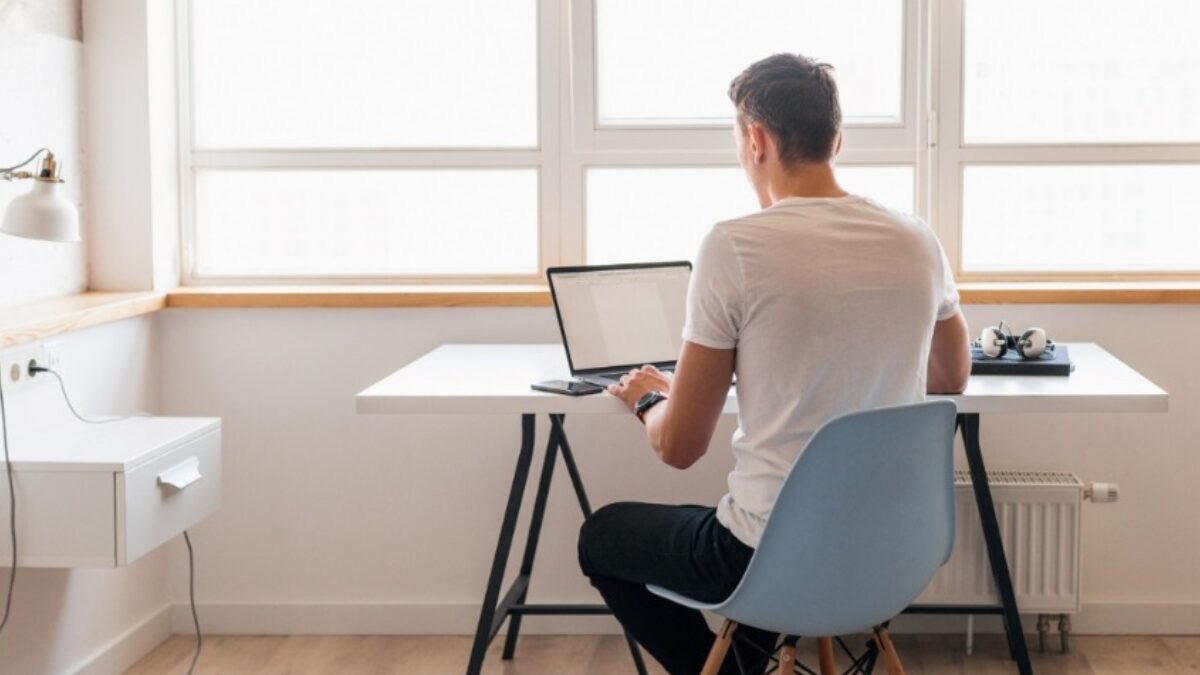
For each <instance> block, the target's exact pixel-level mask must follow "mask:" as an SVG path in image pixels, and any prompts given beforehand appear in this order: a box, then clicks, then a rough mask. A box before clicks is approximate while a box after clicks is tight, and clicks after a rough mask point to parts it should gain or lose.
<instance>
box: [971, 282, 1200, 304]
mask: <svg viewBox="0 0 1200 675" xmlns="http://www.w3.org/2000/svg"><path fill="white" fill-rule="evenodd" d="M958 289H959V294H960V295H961V296H962V304H964V305H1003V304H1017V305H1191V304H1200V281H1112V282H1106V281H1062V282H1055V281H1038V282H979V281H975V282H962V283H960V284H959V285H958Z"/></svg>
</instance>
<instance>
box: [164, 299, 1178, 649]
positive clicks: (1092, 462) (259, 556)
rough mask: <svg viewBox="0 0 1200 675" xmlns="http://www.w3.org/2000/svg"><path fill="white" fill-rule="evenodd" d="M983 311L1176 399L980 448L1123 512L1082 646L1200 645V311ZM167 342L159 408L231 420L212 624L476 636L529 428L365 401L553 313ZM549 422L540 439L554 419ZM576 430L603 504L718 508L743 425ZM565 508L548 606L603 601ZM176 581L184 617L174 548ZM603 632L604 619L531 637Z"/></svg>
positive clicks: (203, 546)
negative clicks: (439, 353)
mask: <svg viewBox="0 0 1200 675" xmlns="http://www.w3.org/2000/svg"><path fill="white" fill-rule="evenodd" d="M968 315H969V316H968V318H969V319H970V320H971V322H972V325H982V324H983V322H984V321H985V320H992V321H994V320H996V319H999V318H1007V319H1009V320H1010V321H1011V322H1013V323H1014V324H1015V325H1018V326H1024V325H1026V324H1035V323H1036V324H1041V325H1043V326H1046V327H1049V328H1050V329H1052V332H1053V334H1054V336H1055V337H1056V338H1058V339H1060V340H1097V341H1100V342H1101V343H1103V344H1104V345H1105V346H1107V347H1108V348H1109V349H1111V350H1112V351H1114V352H1115V353H1116V354H1118V355H1119V356H1120V357H1122V358H1124V359H1126V360H1127V361H1128V362H1129V363H1131V364H1132V365H1134V366H1135V367H1136V368H1138V369H1140V370H1141V371H1142V372H1143V373H1145V374H1146V375H1147V376H1149V377H1150V378H1152V379H1153V380H1155V381H1156V382H1158V383H1159V384H1161V385H1162V386H1163V387H1165V388H1166V389H1167V390H1168V391H1169V392H1170V394H1171V397H1172V399H1171V412H1170V413H1169V414H1166V415H1114V416H1100V415H1087V416H1074V417H1069V416H1045V417H1039V416H1036V415H1025V416H1020V417H1011V418H989V419H986V420H984V430H983V434H984V436H983V440H984V443H985V451H986V456H987V458H988V460H989V462H990V466H991V467H993V468H1006V467H1007V468H1042V467H1044V468H1055V469H1068V470H1072V471H1075V472H1077V473H1079V474H1080V476H1081V477H1083V478H1084V479H1085V480H1106V481H1116V482H1119V483H1120V484H1121V487H1122V488H1123V490H1124V492H1123V501H1122V503H1120V504H1118V505H1090V504H1089V505H1088V507H1087V510H1086V514H1085V517H1086V524H1085V542H1084V546H1085V553H1084V557H1085V561H1086V562H1085V565H1086V578H1085V602H1086V603H1087V605H1088V607H1087V609H1086V610H1085V612H1084V614H1083V615H1082V616H1081V617H1079V618H1078V619H1077V620H1076V621H1075V626H1076V628H1077V630H1098V631H1105V630H1114V629H1120V630H1126V631H1134V632H1136V631H1155V630H1160V631H1165V632H1200V537H1196V536H1194V534H1195V523H1196V522H1197V519H1198V518H1200V504H1198V503H1197V501H1196V500H1195V499H1194V493H1195V481H1196V479H1197V477H1198V476H1200V456H1197V454H1196V446H1197V440H1200V420H1198V419H1197V418H1196V416H1195V415H1194V414H1193V412H1192V411H1194V410H1195V409H1196V407H1197V404H1198V403H1200V384H1197V375H1200V366H1198V365H1196V363H1195V362H1193V361H1191V360H1190V359H1188V357H1187V354H1189V352H1190V351H1191V350H1192V342H1193V341H1194V336H1195V335H1196V334H1197V333H1198V331H1200V308H1196V307H1192V306H1078V307H1046V306H1024V307H971V308H969V311H968ZM162 330H163V335H162V339H163V392H162V395H163V405H164V408H165V410H166V411H167V412H169V413H172V414H206V415H220V416H221V417H222V418H224V423H225V427H224V428H225V448H224V451H225V455H224V467H225V469H224V470H225V478H224V485H225V495H224V501H223V505H222V508H221V510H220V512H219V513H217V514H216V515H215V516H214V517H213V518H211V519H210V520H209V521H207V522H205V523H204V524H202V525H201V526H200V527H198V528H197V529H196V531H195V542H196V544H197V547H198V560H199V565H200V567H199V577H198V579H199V581H198V584H199V585H198V588H199V590H198V593H199V598H200V601H201V603H202V605H203V612H204V615H203V616H204V618H205V621H206V625H207V627H208V629H209V630H213V631H216V632H289V631H291V632H431V633H438V632H468V631H470V630H471V629H472V628H473V622H474V620H475V612H476V611H477V603H478V602H479V599H480V598H481V595H482V589H483V585H484V580H485V577H486V574H487V569H488V565H489V563H490V559H491V552H492V550H493V547H494V545H495V538H496V532H497V528H498V524H499V521H500V516H501V512H500V510H501V508H502V506H503V503H504V497H505V495H506V493H507V490H508V486H509V483H510V481H511V477H512V465H513V460H514V458H515V455H516V451H517V443H518V439H519V428H518V420H517V419H515V418H511V419H510V418H507V417H475V418H440V417H383V416H380V417H376V416H357V415H355V413H354V400H353V397H354V394H355V393H356V392H357V391H359V390H360V389H362V388H364V387H366V386H367V385H369V384H371V383H372V382H373V381H375V380H376V379H378V378H380V377H382V376H384V375H385V374H387V373H389V372H391V371H392V370H394V369H395V368H397V367H399V366H401V365H403V364H404V363H405V362H407V361H409V360H411V359H413V358H415V357H416V356H418V355H420V354H421V353H423V352H425V351H426V350H428V349H431V348H433V347H435V346H437V345H438V344H440V343H443V342H452V341H457V342H469V341H476V342H551V341H555V340H557V329H556V325H555V323H554V319H553V315H552V313H551V311H550V310H547V309H410V310H403V309H399V310H383V309H380V310H321V309H311V310H194V309H187V310H168V311H167V312H166V313H165V314H164V315H163V316H162ZM539 425H540V428H539V431H540V432H541V438H544V433H545V428H544V427H545V425H546V422H545V420H539ZM568 429H569V430H570V432H571V440H572V443H573V446H574V448H575V450H576V453H577V455H578V458H579V462H580V464H581V468H582V470H583V472H584V475H585V478H586V480H587V482H588V487H589V490H590V492H591V496H592V499H593V502H594V503H595V504H597V505H599V504H604V503H606V502H609V501H613V500H618V499H641V500H656V501H664V502H689V501H690V502H694V503H702V504H712V503H714V502H715V500H716V499H717V497H718V496H719V495H720V494H721V493H722V492H723V485H724V479H723V477H724V473H725V472H726V471H727V470H728V467H729V466H730V463H731V460H730V458H729V456H728V441H727V438H728V435H729V433H730V432H731V430H732V424H731V420H726V421H724V422H723V423H722V426H721V427H720V429H719V431H718V437H719V439H720V440H719V441H717V442H715V443H714V448H713V452H711V453H710V456H708V457H706V458H705V459H704V460H702V461H701V462H700V463H699V464H698V465H697V466H696V467H694V468H693V469H691V470H689V471H687V472H678V471H675V470H673V469H669V468H666V467H663V466H662V465H659V464H658V463H657V462H656V460H654V459H653V457H652V456H651V455H650V453H649V451H648V450H647V448H646V446H645V443H644V441H643V440H642V436H641V430H640V427H639V425H638V424H637V423H636V422H635V421H634V420H633V419H632V417H630V418H616V417H610V418H597V419H584V418H579V419H571V420H568ZM535 461H540V460H535ZM529 499H531V495H527V507H526V508H527V509H528V502H529ZM551 499H552V501H551V510H550V512H549V514H548V516H547V520H546V532H545V536H544V538H543V540H542V541H543V545H542V549H541V552H540V554H539V558H538V564H537V571H536V573H535V580H534V584H533V590H532V596H533V597H534V598H536V599H540V600H556V601H591V599H593V598H594V597H595V596H594V595H593V594H592V592H591V590H590V588H588V586H587V584H586V582H585V580H584V579H583V578H582V577H581V576H580V575H579V573H578V571H577V568H576V565H575V556H574V542H575V536H576V529H577V528H578V525H579V523H580V518H579V515H578V511H577V509H576V507H575V504H574V503H573V502H572V498H571V495H570V491H569V486H568V485H567V481H566V480H565V474H562V473H560V474H558V475H557V476H556V483H555V490H554V492H553V494H552V498H551ZM523 515H524V516H526V517H527V515H528V510H526V511H525V512H524V514H523ZM1189 531H1190V532H1191V535H1189V534H1188V532H1189ZM172 565H173V571H172V574H171V576H172V580H173V581H172V584H173V598H175V600H176V602H179V601H181V600H182V599H183V598H185V597H186V596H185V594H184V591H185V588H184V587H183V586H182V577H181V576H180V574H178V573H176V572H177V571H178V570H180V569H181V565H182V559H181V558H180V557H179V556H178V555H177V554H176V555H175V557H173V558H172ZM181 610H182V607H180V606H177V611H176V615H175V620H176V629H177V630H179V631H180V632H183V631H185V630H186V628H187V624H186V621H185V619H184V613H183V612H182V611H181ZM598 625H606V624H597V623H595V622H594V621H562V620H560V621H557V622H556V623H554V624H553V625H552V626H551V625H548V624H546V623H541V624H538V623H537V622H533V623H532V627H533V628H534V629H535V630H537V629H547V628H550V629H552V630H556V631H563V630H581V629H582V630H586V629H594V628H596V627H597V626H598ZM1029 629H1030V630H1032V629H1033V627H1032V624H1031V625H1030V626H1029Z"/></svg>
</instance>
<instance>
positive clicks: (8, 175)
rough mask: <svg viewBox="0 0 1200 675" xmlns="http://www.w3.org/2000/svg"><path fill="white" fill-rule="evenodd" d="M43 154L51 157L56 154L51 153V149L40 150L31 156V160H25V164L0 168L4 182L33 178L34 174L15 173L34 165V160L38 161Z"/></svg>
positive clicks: (0, 175) (0, 174)
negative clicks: (24, 167)
mask: <svg viewBox="0 0 1200 675" xmlns="http://www.w3.org/2000/svg"><path fill="white" fill-rule="evenodd" d="M43 152H44V153H46V154H47V155H49V156H50V157H54V153H53V152H51V151H50V149H49V148H38V151H37V152H35V153H33V154H32V155H30V156H29V159H27V160H25V161H24V162H21V163H20V164H14V165H12V166H3V167H0V178H3V179H4V180H13V179H15V178H33V174H31V173H28V172H25V171H22V172H20V173H14V170H15V169H19V168H21V167H23V166H25V165H27V164H30V163H32V162H33V160H35V159H37V158H38V157H39V156H40V155H41V154H42V153H43Z"/></svg>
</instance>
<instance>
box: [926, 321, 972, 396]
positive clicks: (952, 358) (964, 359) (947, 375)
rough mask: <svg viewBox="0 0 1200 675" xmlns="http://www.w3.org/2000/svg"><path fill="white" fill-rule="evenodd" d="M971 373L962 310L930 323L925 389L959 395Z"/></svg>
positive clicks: (933, 392) (969, 348)
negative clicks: (930, 333) (930, 332)
mask: <svg viewBox="0 0 1200 675" xmlns="http://www.w3.org/2000/svg"><path fill="white" fill-rule="evenodd" d="M970 375H971V341H970V338H968V337H967V320H966V319H965V318H963V315H962V312H961V311H958V312H955V313H954V315H953V316H951V317H950V318H948V319H943V320H942V321H938V322H937V323H935V324H934V325H933V344H932V345H931V346H930V348H929V370H928V372H927V380H926V384H925V387H926V391H928V393H930V394H961V393H962V392H963V390H964V389H966V388H967V378H969V377H970Z"/></svg>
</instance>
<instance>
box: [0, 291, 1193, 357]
mask: <svg viewBox="0 0 1200 675" xmlns="http://www.w3.org/2000/svg"><path fill="white" fill-rule="evenodd" d="M959 292H960V293H961V295H962V302H963V304H964V305H996V304H1047V305H1071V304H1147V305H1153V304H1177V305H1188V304H1200V281H1188V282H1182V281H1181V282H1165V281H1139V282H1036V283H1034V282H1026V283H1017V282H969V283H962V284H960V285H959ZM549 305H550V292H549V291H548V290H547V289H546V287H545V286H541V285H535V284H527V285H493V286H467V285H461V286H432V285H395V286H257V287H244V286H243V287H187V288H177V289H175V290H173V291H170V292H167V293H152V292H130V293H112V292H88V293H80V294H79V295H71V296H67V297H64V298H55V299H53V300H43V301H40V302H34V303H30V304H26V305H19V306H16V307H7V308H3V309H0V349H2V348H5V347H11V346H13V345H17V344H21V343H24V342H33V341H36V340H42V339H45V338H48V337H51V336H53V335H58V334H60V333H66V332H68V331H72V330H78V329H80V328H86V327H88V326H95V325H98V324H102V323H108V322H110V321H118V320H120V319H127V318H130V317H134V316H139V315H141V314H149V313H151V312H156V311H158V310H160V309H163V308H164V307H171V308H176V307H179V308H218V309H219V308H272V307H275V308H320V307H329V308H337V307H347V308H354V307H360V308H371V307H376V308H387V307H548V306H549Z"/></svg>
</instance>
